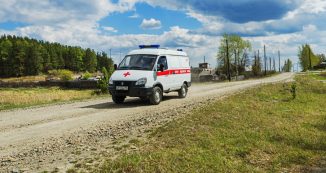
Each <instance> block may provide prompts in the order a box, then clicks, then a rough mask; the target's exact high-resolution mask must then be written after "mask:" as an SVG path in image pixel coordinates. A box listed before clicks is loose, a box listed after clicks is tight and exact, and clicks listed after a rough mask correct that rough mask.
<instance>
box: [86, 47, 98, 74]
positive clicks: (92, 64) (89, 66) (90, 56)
mask: <svg viewBox="0 0 326 173" xmlns="http://www.w3.org/2000/svg"><path fill="white" fill-rule="evenodd" d="M83 62H84V70H87V71H89V72H91V73H93V72H95V70H96V66H97V59H96V54H95V52H94V50H91V49H89V48H88V49H86V52H85V56H84V58H83Z"/></svg>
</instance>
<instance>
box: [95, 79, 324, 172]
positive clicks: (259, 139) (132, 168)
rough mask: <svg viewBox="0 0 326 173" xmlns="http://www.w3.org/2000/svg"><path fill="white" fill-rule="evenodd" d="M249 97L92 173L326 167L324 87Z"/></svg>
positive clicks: (178, 125) (267, 89)
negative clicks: (294, 95)
mask: <svg viewBox="0 0 326 173" xmlns="http://www.w3.org/2000/svg"><path fill="white" fill-rule="evenodd" d="M290 86H291V84H287V83H286V84H271V85H266V86H262V87H259V88H254V89H251V90H248V91H246V92H244V93H241V94H238V95H234V96H231V97H229V98H227V99H224V100H222V101H217V102H214V103H210V104H209V105H207V106H205V107H203V108H200V109H197V110H195V111H193V113H192V114H191V115H190V116H187V117H186V118H183V119H179V120H177V121H173V122H171V123H169V124H167V125H166V126H164V127H161V128H158V129H157V130H155V131H154V132H153V133H152V135H151V137H150V139H149V141H147V142H138V143H136V145H137V147H139V148H141V149H140V150H139V151H133V152H131V153H125V154H122V155H121V156H119V157H118V158H115V159H107V161H106V162H105V163H104V164H102V165H101V166H100V167H98V168H97V169H96V170H91V172H284V171H288V172H309V171H310V169H311V168H315V169H319V168H326V106H325V103H326V97H325V96H326V95H325V94H326V85H325V84H323V83H321V82H317V81H315V80H312V79H311V78H310V77H309V78H308V77H307V76H300V77H297V98H296V99H295V100H292V96H291V94H290V92H289V89H290Z"/></svg>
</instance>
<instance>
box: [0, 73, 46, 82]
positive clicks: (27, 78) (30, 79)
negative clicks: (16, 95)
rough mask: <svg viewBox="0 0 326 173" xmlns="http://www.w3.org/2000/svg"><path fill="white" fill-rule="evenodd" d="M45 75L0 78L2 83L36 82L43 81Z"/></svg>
mask: <svg viewBox="0 0 326 173" xmlns="http://www.w3.org/2000/svg"><path fill="white" fill-rule="evenodd" d="M45 78H46V75H38V76H24V77H12V78H0V81H2V82H38V81H45Z"/></svg>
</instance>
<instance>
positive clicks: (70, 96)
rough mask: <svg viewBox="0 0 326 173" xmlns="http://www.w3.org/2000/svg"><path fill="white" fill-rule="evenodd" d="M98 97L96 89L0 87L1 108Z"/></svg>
mask: <svg viewBox="0 0 326 173" xmlns="http://www.w3.org/2000/svg"><path fill="white" fill-rule="evenodd" d="M93 97H94V98H95V97H98V96H96V95H94V90H68V89H67V90H66V89H60V88H58V87H52V88H0V110H7V109H13V108H23V107H28V106H35V105H42V104H49V103H57V102H65V101H73V100H82V99H90V98H93Z"/></svg>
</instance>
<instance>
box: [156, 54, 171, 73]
mask: <svg viewBox="0 0 326 173" xmlns="http://www.w3.org/2000/svg"><path fill="white" fill-rule="evenodd" d="M160 64H163V65H164V70H167V69H168V68H169V67H168V61H167V60H166V57H165V56H161V57H160V58H159V59H158V61H157V69H159V68H160Z"/></svg>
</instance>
